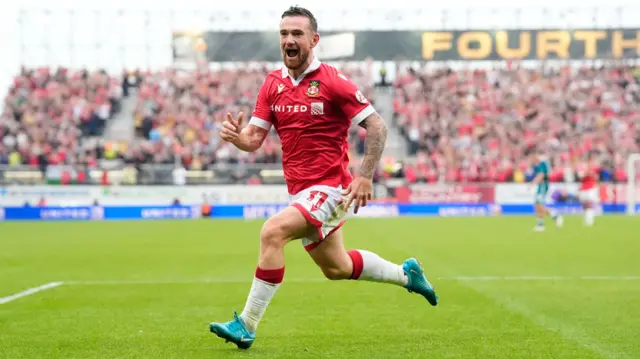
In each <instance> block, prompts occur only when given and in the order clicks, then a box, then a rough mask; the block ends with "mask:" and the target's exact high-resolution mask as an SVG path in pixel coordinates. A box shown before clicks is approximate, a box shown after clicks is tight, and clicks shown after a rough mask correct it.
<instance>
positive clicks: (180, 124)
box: [0, 67, 640, 182]
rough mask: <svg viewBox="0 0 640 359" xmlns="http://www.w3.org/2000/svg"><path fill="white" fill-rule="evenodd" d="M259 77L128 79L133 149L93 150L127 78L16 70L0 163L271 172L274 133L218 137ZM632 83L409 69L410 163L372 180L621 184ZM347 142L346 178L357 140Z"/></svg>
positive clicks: (626, 76)
mask: <svg viewBox="0 0 640 359" xmlns="http://www.w3.org/2000/svg"><path fill="white" fill-rule="evenodd" d="M268 71H269V70H267V69H266V68H259V69H258V68H254V69H250V68H242V69H235V70H231V69H227V70H216V71H214V70H210V69H208V68H206V69H203V70H195V71H180V70H173V69H168V70H165V71H159V72H146V73H145V72H142V73H141V72H137V73H136V75H135V76H134V78H135V81H133V83H135V85H134V86H135V87H137V93H136V94H135V96H136V97H135V100H134V101H135V109H134V110H133V114H132V115H133V118H134V121H135V127H136V128H135V130H136V139H135V140H134V141H131V142H130V143H128V144H126V146H113V144H107V146H105V145H104V143H103V141H100V140H98V141H95V139H96V138H100V136H101V135H102V133H103V130H104V127H105V123H107V122H108V121H109V119H110V118H112V117H113V116H114V115H116V114H117V113H118V111H120V108H121V101H122V100H123V98H125V97H127V96H128V95H129V86H130V84H131V81H130V80H131V78H132V77H131V76H129V75H127V74H126V73H123V74H122V75H121V76H109V75H107V74H106V73H105V72H102V71H95V72H88V71H72V70H68V69H57V70H51V69H47V68H43V69H33V70H27V69H24V70H22V72H21V73H20V74H19V76H17V77H16V78H15V79H14V82H13V83H12V84H11V87H10V89H9V92H8V95H7V97H6V98H5V99H4V105H3V107H2V108H3V112H2V113H1V117H0V165H5V166H6V165H30V166H34V167H39V168H41V169H44V168H45V167H46V166H48V165H50V164H62V165H71V166H73V165H75V164H83V165H88V166H89V167H92V166H93V167H95V166H96V164H97V161H99V160H100V159H103V158H109V159H112V158H118V159H121V160H124V162H127V163H132V164H135V165H142V164H166V165H171V166H174V165H176V164H177V165H178V166H179V167H180V166H183V167H184V168H186V169H190V170H200V169H207V168H208V167H209V166H210V165H212V164H219V163H249V164H252V163H267V164H268V163H276V164H277V163H279V162H280V159H281V149H280V143H279V140H278V137H277V135H276V134H275V131H273V132H272V133H271V134H270V136H269V137H268V138H267V140H266V141H265V143H264V145H263V146H262V148H260V150H258V151H256V152H254V153H245V152H242V151H239V150H237V149H236V148H235V147H234V146H232V145H230V144H227V143H224V142H221V141H220V139H219V137H218V135H217V133H218V130H219V129H220V126H221V123H222V121H223V119H224V116H225V115H226V113H227V112H231V113H232V114H237V113H238V112H239V111H243V112H244V113H245V122H246V121H248V118H249V117H250V116H251V112H252V108H253V105H254V103H255V98H256V95H257V93H258V90H259V88H260V86H261V84H262V82H263V80H264V78H265V76H266V74H267V72H268ZM343 72H344V73H345V75H347V76H348V77H349V78H350V79H351V80H353V81H354V82H355V83H356V84H357V85H358V86H359V87H360V88H361V89H362V90H363V92H364V93H365V96H367V97H368V98H369V99H370V101H371V102H374V104H375V101H376V98H375V91H374V89H373V84H372V83H371V81H370V78H371V76H370V74H369V73H367V71H366V70H362V69H355V68H352V69H343ZM639 79H640V73H639V72H638V70H634V68H632V67H611V68H569V67H566V68H561V69H556V70H552V69H544V70H543V69H540V68H538V69H525V68H512V69H492V70H457V71H453V70H450V69H440V70H434V71H415V70H409V71H408V72H406V73H401V74H399V75H398V76H397V78H396V80H395V83H394V84H393V87H392V90H393V91H395V92H394V102H393V109H394V118H393V122H394V123H395V124H397V125H398V128H399V129H400V131H401V134H402V135H403V136H404V138H405V139H406V141H407V143H408V145H409V146H408V147H409V151H410V153H409V157H410V158H409V159H385V160H384V163H383V164H382V166H381V168H380V173H379V174H380V175H381V176H387V177H394V176H402V177H404V178H406V179H407V180H409V181H410V182H439V181H448V182H455V181H471V182H473V181H476V182H485V181H498V182H510V181H515V182H523V181H525V180H527V179H529V178H530V176H531V171H530V162H529V161H528V155H529V154H530V153H531V152H532V151H535V150H536V149H543V150H544V151H545V152H547V153H548V155H549V160H550V161H551V164H552V168H553V173H552V174H551V177H552V178H551V179H552V180H554V181H563V180H572V179H574V177H575V174H576V171H575V170H576V168H580V166H581V165H584V162H585V161H586V159H587V157H589V156H591V157H593V158H596V159H597V160H598V162H599V163H600V164H601V175H602V177H603V179H604V180H617V181H624V180H626V172H625V169H624V166H625V162H626V158H627V155H628V154H630V153H634V152H640V80H639ZM351 131H352V132H351V134H350V139H349V141H350V147H351V152H352V154H353V155H354V156H352V157H353V159H354V160H353V163H352V165H353V167H354V168H355V167H357V163H358V158H357V157H358V156H357V155H358V154H362V153H363V150H364V146H363V144H364V135H365V131H364V130H363V129H361V128H358V127H354V128H352V130H351ZM92 139H94V140H93V141H92ZM397 160H401V161H403V162H404V164H403V165H402V166H398V163H397V162H398V161H397Z"/></svg>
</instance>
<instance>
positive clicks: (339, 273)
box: [322, 267, 351, 280]
mask: <svg viewBox="0 0 640 359" xmlns="http://www.w3.org/2000/svg"><path fill="white" fill-rule="evenodd" d="M322 274H324V276H325V277H326V278H327V279H329V280H342V279H349V278H351V272H350V270H345V269H344V268H337V267H323V268H322Z"/></svg>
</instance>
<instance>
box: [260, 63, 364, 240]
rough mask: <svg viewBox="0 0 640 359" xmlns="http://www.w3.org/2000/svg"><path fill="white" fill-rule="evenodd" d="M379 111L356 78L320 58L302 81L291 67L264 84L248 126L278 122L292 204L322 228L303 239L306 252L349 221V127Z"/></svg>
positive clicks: (268, 77) (273, 75) (316, 225)
mask: <svg viewBox="0 0 640 359" xmlns="http://www.w3.org/2000/svg"><path fill="white" fill-rule="evenodd" d="M374 112H375V109H374V108H373V106H372V105H371V104H370V103H369V102H368V101H367V99H366V98H365V97H364V96H363V95H362V93H361V92H360V91H359V90H358V87H357V86H356V85H355V84H354V83H353V82H351V81H350V80H349V79H347V77H345V76H344V75H343V74H341V73H340V72H339V71H338V70H337V69H336V68H334V67H332V66H329V65H327V64H323V63H321V62H320V61H318V60H317V59H314V61H313V62H312V63H311V65H310V66H309V67H308V68H307V70H306V71H305V72H304V73H303V74H302V75H301V76H300V78H298V79H294V78H292V77H291V76H290V75H289V72H288V70H287V68H286V67H284V68H282V69H281V70H277V71H274V72H271V73H270V74H269V75H268V76H267V78H266V79H265V81H264V83H263V84H262V87H261V88H260V92H259V93H258V100H257V102H256V109H255V111H254V112H253V116H252V117H251V120H250V122H249V124H251V125H255V126H258V127H261V128H264V129H266V130H269V129H271V126H273V127H274V128H275V129H276V131H277V133H278V135H279V136H280V141H281V143H282V166H283V169H284V177H285V180H286V183H287V188H288V190H289V194H290V200H291V205H292V206H294V207H296V208H297V209H298V210H300V212H301V213H302V214H303V215H304V216H305V218H306V219H307V221H308V222H309V223H311V224H312V225H314V226H315V227H317V228H318V233H317V234H316V235H314V236H312V237H310V238H304V239H303V245H304V246H305V248H306V249H307V250H311V249H313V248H315V247H316V246H317V245H318V244H319V243H320V242H321V241H322V240H323V239H324V238H325V237H327V236H328V235H329V234H331V233H332V232H333V231H335V230H337V229H338V228H340V226H342V224H344V221H345V217H346V213H347V211H346V210H345V208H344V206H343V199H342V196H341V192H342V190H343V188H346V187H347V186H348V185H349V183H351V181H352V177H351V174H350V173H349V170H348V168H347V166H348V164H349V156H348V143H347V136H348V131H349V127H350V126H351V124H358V123H360V122H362V121H363V120H364V119H365V118H367V117H368V116H369V115H371V114H373V113H374Z"/></svg>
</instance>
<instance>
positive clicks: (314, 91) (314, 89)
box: [307, 80, 320, 97]
mask: <svg viewBox="0 0 640 359" xmlns="http://www.w3.org/2000/svg"><path fill="white" fill-rule="evenodd" d="M319 94H320V81H318V80H312V81H309V87H307V96H309V97H316V96H318V95H319Z"/></svg>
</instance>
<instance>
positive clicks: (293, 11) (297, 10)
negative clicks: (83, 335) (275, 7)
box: [281, 6, 318, 32]
mask: <svg viewBox="0 0 640 359" xmlns="http://www.w3.org/2000/svg"><path fill="white" fill-rule="evenodd" d="M291 16H303V17H306V18H307V19H309V26H311V30H313V32H318V20H316V17H315V16H313V14H312V13H311V11H309V10H307V9H305V8H303V7H301V6H291V7H289V8H288V9H287V10H286V11H285V12H283V13H282V17H281V19H284V18H285V17H291Z"/></svg>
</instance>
